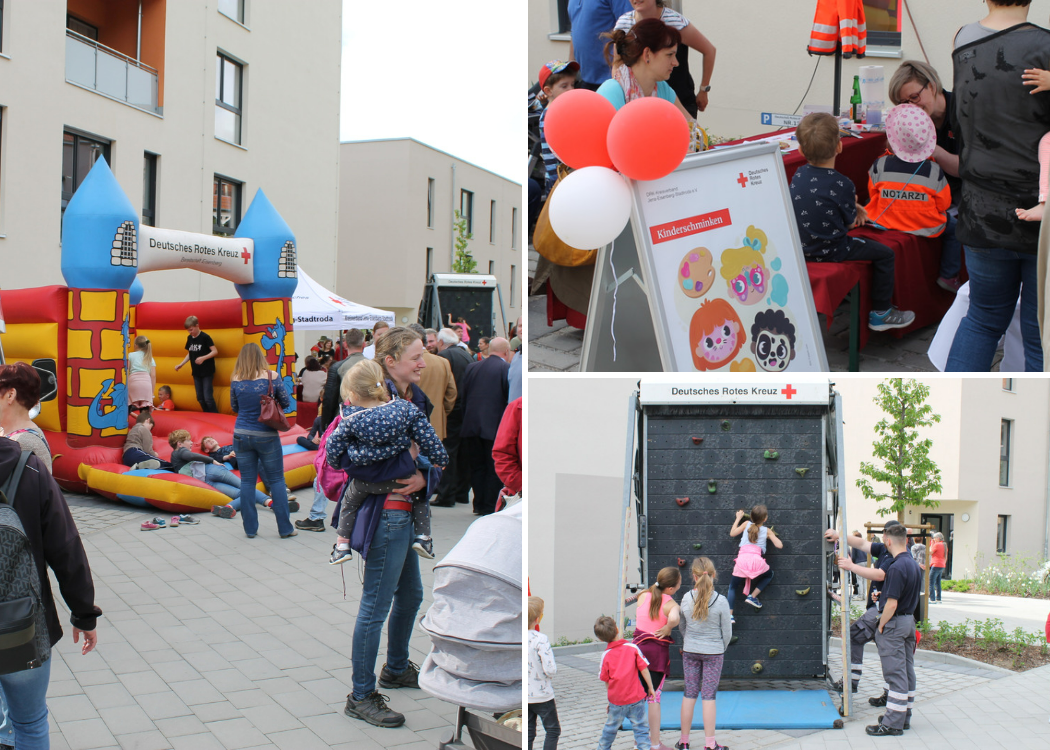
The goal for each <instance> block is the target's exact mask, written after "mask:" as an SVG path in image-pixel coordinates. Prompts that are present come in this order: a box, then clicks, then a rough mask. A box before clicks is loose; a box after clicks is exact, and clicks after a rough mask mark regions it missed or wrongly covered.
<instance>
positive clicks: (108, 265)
mask: <svg viewBox="0 0 1050 750" xmlns="http://www.w3.org/2000/svg"><path fill="white" fill-rule="evenodd" d="M237 232H238V235H239V236H237V237H214V236H212V235H206V234H196V233H191V232H181V231H175V230H167V229H157V228H154V227H148V226H140V224H139V221H138V215H137V213H136V211H135V210H134V208H133V207H132V205H131V202H130V201H129V200H128V198H127V196H126V195H125V194H124V191H123V190H122V189H121V188H120V185H119V184H118V183H117V181H116V179H115V178H114V177H113V174H112V172H111V171H110V169H109V166H108V165H107V164H106V162H105V160H104V159H99V160H98V161H97V162H96V163H95V165H94V167H92V169H91V172H90V173H89V174H88V176H87V177H86V178H85V179H84V181H83V183H82V184H81V186H80V188H79V189H78V190H77V192H76V194H75V195H74V196H73V198H72V200H70V202H69V204H68V206H67V208H66V212H65V217H64V219H63V226H62V275H63V276H64V278H65V281H66V286H50V287H42V288H37V289H20V290H0V303H2V306H3V310H4V320H5V323H6V332H5V333H3V334H2V339H0V341H2V345H3V353H4V355H5V358H6V361H7V362H16V361H24V362H28V363H31V364H33V365H34V366H36V367H38V368H40V369H43V370H47V371H48V372H53V373H54V375H55V380H56V381H57V393H56V394H55V397H54V398H52V399H50V400H48V401H45V402H44V403H42V404H41V412H40V416H39V417H37V418H36V420H35V421H36V423H37V425H38V426H39V427H40V428H41V429H42V430H44V432H45V434H46V436H47V439H48V443H49V444H50V446H51V451H52V453H53V454H54V462H53V463H54V475H55V479H56V480H57V481H58V483H59V484H60V485H61V486H62V487H63V488H65V489H68V490H73V491H76V492H85V491H88V490H90V491H93V492H97V493H98V494H100V495H103V496H104V497H108V498H111V499H119V500H123V501H125V502H129V503H133V504H135V505H141V506H154V507H156V508H159V509H161V510H164V511H167V512H170V513H176V512H177V513H187V512H193V511H199V510H207V509H210V508H211V506H212V505H224V504H225V503H226V502H228V499H227V498H226V496H225V495H223V494H222V493H220V492H218V491H216V490H214V489H212V488H211V487H209V486H208V485H207V484H205V483H204V482H201V481H199V480H197V479H194V478H193V477H190V476H185V475H182V474H176V473H173V472H169V471H160V470H156V471H154V470H132V469H130V468H128V467H127V466H124V465H123V464H122V461H121V459H122V455H123V445H124V441H125V439H126V437H127V433H128V427H129V420H131V422H130V423H133V416H132V415H131V414H130V412H129V408H128V394H127V388H126V382H127V356H128V353H129V347H130V344H131V342H132V341H133V340H134V339H135V337H136V336H138V335H144V336H146V337H147V338H149V339H150V342H151V345H152V348H153V358H154V360H155V361H156V363H157V385H158V386H160V385H169V386H171V390H172V399H173V401H174V402H175V411H155V412H154V420H155V423H156V425H155V427H154V449H155V450H156V452H157V454H158V455H159V456H160V457H161V458H168V457H169V455H170V453H171V448H170V447H169V446H168V443H167V435H168V433H169V432H171V431H172V430H175V429H185V430H189V432H190V434H191V436H192V437H193V440H194V444H195V447H198V448H199V443H200V440H201V438H202V437H204V436H206V435H208V436H211V437H214V438H215V439H216V440H218V441H219V443H220V444H223V445H227V444H230V443H232V442H233V426H234V422H235V420H236V417H235V416H234V415H233V414H232V412H231V410H230V395H229V394H230V387H229V386H230V376H231V374H232V372H233V367H234V363H235V362H236V359H237V355H238V354H239V352H240V350H241V347H242V346H243V345H244V344H246V343H248V342H255V343H257V344H259V345H260V346H261V347H262V348H263V350H264V351H265V352H266V357H267V361H268V362H269V363H270V364H271V366H273V367H275V368H276V370H277V372H279V373H281V374H282V376H283V380H284V384H285V388H286V389H287V391H288V393H289V394H290V395H292V404H291V408H290V409H289V410H288V416H289V417H290V418H289V422H292V423H294V422H295V413H294V409H295V399H294V393H295V389H294V388H293V386H292V378H291V373H292V367H293V365H292V358H293V356H294V351H293V348H294V347H293V337H292V335H291V329H292V310H291V297H292V295H293V294H294V292H295V287H296V283H297V278H296V276H297V274H296V250H295V237H294V236H293V235H292V232H291V229H289V227H288V225H287V224H286V223H285V222H284V220H283V219H282V218H281V216H280V215H279V214H278V213H277V211H276V209H274V207H273V205H271V204H270V202H269V200H268V199H267V198H266V195H265V194H264V193H263V192H262V191H261V190H260V191H258V192H257V193H256V195H255V198H254V200H253V201H252V203H251V206H249V208H248V211H247V212H246V213H245V215H244V219H243V220H242V221H241V223H240V226H238V227H237ZM168 268H193V269H196V270H198V271H200V272H202V273H209V274H212V275H215V276H219V277H221V278H224V279H227V280H229V281H232V282H234V284H235V288H236V291H237V294H238V297H239V298H238V299H229V300H220V301H209V302H192V303H155V302H153V303H151V302H143V301H142V285H141V283H139V282H138V278H137V277H138V274H140V273H144V272H147V271H155V270H161V269H168ZM190 315H195V316H197V318H198V319H199V320H200V326H201V328H202V329H203V330H204V331H206V332H207V333H208V334H209V335H210V336H211V338H212V339H213V341H214V342H215V346H216V348H217V349H218V351H219V354H218V356H217V357H216V359H215V362H216V373H215V380H214V391H215V402H216V405H217V406H218V409H219V413H218V414H206V413H203V412H202V411H201V407H200V405H199V404H198V403H197V400H196V392H195V389H194V385H193V377H192V375H191V374H190V368H189V367H185V368H182V369H181V370H179V371H178V372H176V370H175V366H176V365H177V364H178V363H179V362H181V361H182V359H183V357H184V356H185V354H186V352H185V349H184V347H185V344H186V337H187V334H186V330H185V328H184V327H183V326H184V323H185V320H186V318H187V317H188V316H190ZM154 395H156V394H154ZM304 432H305V431H304V430H303V428H302V427H293V428H292V429H291V430H290V431H288V432H285V433H282V434H281V442H282V444H283V445H284V469H285V480H286V482H287V484H288V488H289V489H293V488H296V487H303V486H306V485H309V484H311V483H312V482H313V479H314V468H313V457H314V455H315V454H314V453H313V452H310V451H305V450H304V449H303V448H301V447H300V446H299V445H297V444H296V442H295V438H296V437H297V436H299V435H302V434H304ZM228 468H229V467H228ZM258 486H259V487H260V488H262V485H261V484H259V485H258Z"/></svg>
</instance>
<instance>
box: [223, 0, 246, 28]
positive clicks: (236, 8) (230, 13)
mask: <svg viewBox="0 0 1050 750" xmlns="http://www.w3.org/2000/svg"><path fill="white" fill-rule="evenodd" d="M219 12H220V13H222V14H223V15H224V16H226V17H227V18H232V19H233V20H234V21H236V22H237V23H244V0H219Z"/></svg>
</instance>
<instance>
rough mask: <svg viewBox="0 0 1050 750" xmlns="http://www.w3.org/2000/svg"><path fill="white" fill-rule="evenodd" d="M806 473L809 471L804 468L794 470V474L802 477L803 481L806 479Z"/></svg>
mask: <svg viewBox="0 0 1050 750" xmlns="http://www.w3.org/2000/svg"><path fill="white" fill-rule="evenodd" d="M807 471H809V469H806V468H803V469H795V473H796V474H798V475H799V476H800V477H802V478H803V479H805V478H806V472H807Z"/></svg>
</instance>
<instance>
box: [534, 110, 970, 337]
mask: <svg viewBox="0 0 1050 750" xmlns="http://www.w3.org/2000/svg"><path fill="white" fill-rule="evenodd" d="M780 132H782V133H790V132H792V131H791V130H784V131H780ZM771 135H776V133H775V132H774V133H764V134H762V135H755V136H751V137H749V138H744V139H741V140H738V141H731V142H730V145H736V144H740V143H746V142H747V141H753V140H759V139H762V138H768V137H769V136H771ZM859 135H860V138H853V137H851V136H844V137H843V138H842V153H841V154H839V157H838V159H836V161H835V169H837V170H838V171H839V172H842V174H844V175H846V176H847V177H849V178H850V180H852V182H853V184H854V186H855V187H856V188H857V200H859V201H860V202H861V203H867V202H868V169H870V168H871V165H872V164H873V163H874V162H875V160H876V159H877V158H879V157H880V156H881V155H882V153H883V152H884V151H885V150H886V134H885V133H861V134H859ZM805 163H806V160H805V158H804V157H803V156H802V152H801V151H792V152H791V153H789V154H786V155H785V156H784V171H785V172H786V173H787V180H788V183H790V182H791V178H792V176H793V175H794V174H795V170H796V169H798V168H799V167H801V166H802V165H803V164H805ZM938 247H939V245H938ZM938 257H940V256H938ZM898 273H899V270H898ZM936 281H937V278H936V276H935V277H934V282H935V286H936ZM854 283H856V282H854ZM835 288H836V290H837V285H836V287H835ZM852 288H853V286H852V285H850V286H849V288H847V289H846V291H845V292H844V293H843V294H842V296H841V297H838V300H839V303H841V302H842V300H843V299H844V298H845V296H846V294H848V293H849V290H850V289H852ZM936 289H937V291H938V292H942V293H945V292H944V290H943V289H941V288H940V287H936ZM865 294H866V292H865V289H864V287H863V286H862V287H861V297H862V300H863V299H864V295H865ZM832 296H833V295H832ZM950 305H951V302H950V301H949V303H948V306H950ZM836 307H838V305H835V306H834V307H833V308H832V312H834V309H835V308H836ZM905 309H909V308H905ZM947 309H948V307H945V308H944V310H942V311H941V315H943V314H944V311H946V310H947ZM817 312H824V311H823V310H821V309H820V306H819V305H818V306H817ZM563 319H564V320H565V322H567V323H568V324H569V325H571V326H575V327H576V328H583V327H584V326H585V325H586V324H587V314H586V313H580V312H576V311H575V310H572V309H571V308H569V307H566V306H565V305H564V304H563V303H562V302H561V300H559V299H558V296H557V295H556V294H555V293H554V290H552V289H551V285H550V282H547V325H549V326H552V325H554V322H555V321H557V320H563ZM830 320H831V316H830V315H828V321H829V322H830ZM863 320H864V322H865V323H866V322H867V318H864V319H863ZM916 321H918V312H916ZM867 338H868V334H867V326H866V325H865V327H864V331H863V332H862V333H861V346H863V345H864V343H866V342H867Z"/></svg>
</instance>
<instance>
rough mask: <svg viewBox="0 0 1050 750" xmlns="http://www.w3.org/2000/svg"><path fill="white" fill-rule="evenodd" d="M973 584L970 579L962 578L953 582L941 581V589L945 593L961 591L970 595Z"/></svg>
mask: <svg viewBox="0 0 1050 750" xmlns="http://www.w3.org/2000/svg"><path fill="white" fill-rule="evenodd" d="M972 584H973V581H971V580H970V579H969V578H960V579H956V580H951V581H941V588H942V589H944V590H945V591H959V592H961V593H963V594H966V593H969V591H970V586H971V585H972Z"/></svg>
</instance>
